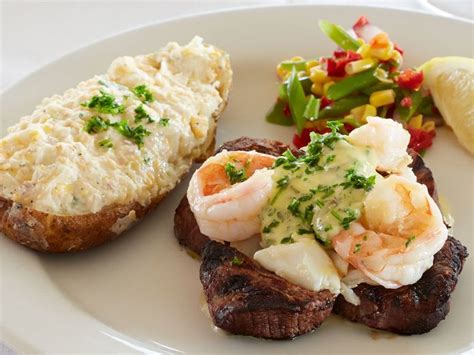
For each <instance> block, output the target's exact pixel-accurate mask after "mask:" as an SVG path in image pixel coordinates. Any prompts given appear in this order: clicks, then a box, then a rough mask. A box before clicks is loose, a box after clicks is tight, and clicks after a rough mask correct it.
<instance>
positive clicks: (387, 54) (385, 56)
mask: <svg viewBox="0 0 474 355" xmlns="http://www.w3.org/2000/svg"><path fill="white" fill-rule="evenodd" d="M369 53H370V56H372V57H375V58H377V59H380V60H389V59H390V58H391V57H392V55H393V43H392V42H390V43H389V44H388V46H387V47H384V48H370V51H369Z"/></svg>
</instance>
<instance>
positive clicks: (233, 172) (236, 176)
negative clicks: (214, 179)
mask: <svg viewBox="0 0 474 355" xmlns="http://www.w3.org/2000/svg"><path fill="white" fill-rule="evenodd" d="M224 170H225V173H226V174H227V177H228V178H229V181H230V183H231V185H234V184H236V183H238V182H242V181H245V180H247V174H246V173H245V170H244V169H237V168H236V167H235V165H234V164H232V163H227V164H226V165H225V167H224Z"/></svg>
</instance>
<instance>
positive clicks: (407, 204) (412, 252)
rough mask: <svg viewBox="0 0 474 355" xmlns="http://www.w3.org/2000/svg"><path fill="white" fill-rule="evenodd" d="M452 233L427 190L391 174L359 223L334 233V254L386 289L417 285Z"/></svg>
mask: <svg viewBox="0 0 474 355" xmlns="http://www.w3.org/2000/svg"><path fill="white" fill-rule="evenodd" d="M447 236H448V230H447V228H446V226H445V225H444V223H443V218H442V215H441V211H440V210H439V208H438V206H437V205H436V204H435V202H434V201H433V199H432V198H431V196H430V195H429V193H428V189H427V188H426V186H424V185H421V184H419V183H417V182H412V181H410V180H408V179H407V178H405V177H402V176H397V175H390V176H389V177H387V178H386V179H383V180H381V181H380V182H379V183H377V184H376V185H375V187H374V189H373V190H372V191H370V192H369V194H368V195H367V198H366V200H365V202H364V207H363V215H362V217H361V219H360V220H359V221H358V222H354V223H352V224H351V225H350V227H349V229H348V230H344V231H342V232H341V233H339V234H338V235H336V236H335V237H334V238H333V240H332V244H333V247H334V250H335V251H336V252H337V254H339V255H340V256H341V257H342V258H343V259H344V260H346V261H347V262H349V264H351V265H352V266H353V267H355V268H356V269H358V270H360V271H361V272H362V273H363V274H364V275H365V276H366V277H368V278H369V279H371V280H372V281H375V282H376V283H377V284H379V285H382V286H384V287H385V288H398V287H401V286H403V285H409V284H413V283H415V282H416V281H418V280H419V279H420V278H421V276H422V275H423V273H424V272H425V271H426V270H427V269H429V268H430V267H431V266H432V264H433V256H434V254H436V253H437V252H438V251H439V250H440V249H441V248H442V246H443V245H444V242H445V241H446V239H447Z"/></svg>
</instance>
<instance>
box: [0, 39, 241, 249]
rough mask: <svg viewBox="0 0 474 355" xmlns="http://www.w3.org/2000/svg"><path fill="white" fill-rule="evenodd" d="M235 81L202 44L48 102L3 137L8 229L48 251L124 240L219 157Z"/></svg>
mask: <svg viewBox="0 0 474 355" xmlns="http://www.w3.org/2000/svg"><path fill="white" fill-rule="evenodd" d="M231 81H232V70H231V67H230V62H229V56H228V55H227V54H226V53H224V52H223V51H221V50H219V49H217V48H215V47H213V46H211V45H207V44H204V43H203V41H202V39H201V38H199V37H196V38H194V39H193V40H192V41H191V42H190V43H189V44H187V45H185V46H179V45H178V44H177V43H169V44H167V45H166V46H165V47H164V48H163V49H161V50H160V51H158V52H157V53H153V54H149V55H141V56H137V57H121V58H117V59H116V60H114V61H113V63H112V64H111V66H110V67H109V69H108V71H107V73H106V74H104V75H98V76H95V77H93V78H92V79H89V80H87V81H84V82H81V83H80V84H79V85H78V86H77V87H76V88H73V89H69V90H67V91H66V92H65V93H64V94H62V95H55V96H53V97H50V98H46V99H44V100H43V102H42V103H41V104H40V105H39V106H37V107H36V109H35V111H34V112H33V114H31V115H29V116H25V117H23V118H21V120H20V122H19V123H17V124H16V125H14V126H12V127H11V128H9V130H8V133H7V135H6V136H5V137H3V138H2V139H1V140H0V232H2V233H3V234H5V236H7V237H8V238H10V239H13V240H15V241H17V242H19V243H21V244H23V245H25V246H28V247H30V248H33V249H36V250H40V251H46V252H68V251H79V250H84V249H88V248H90V247H93V246H96V245H99V244H102V243H104V242H106V241H107V240H111V239H114V238H116V237H117V236H118V235H120V234H121V233H122V232H123V231H124V230H126V229H127V228H129V227H130V226H131V225H133V224H134V223H135V222H137V221H139V220H140V219H141V218H142V217H143V216H144V215H145V214H146V213H147V212H148V211H150V210H152V209H153V208H154V207H155V206H156V205H157V204H158V203H159V201H160V200H161V199H162V198H163V197H164V196H165V195H166V194H167V193H168V192H169V191H170V190H172V189H173V188H174V187H175V186H176V184H177V183H178V182H179V181H180V179H181V177H182V176H183V175H184V174H186V172H187V171H188V170H189V168H190V166H191V165H192V163H193V162H194V161H199V160H202V159H205V158H206V157H208V155H210V153H212V151H213V149H214V136H215V131H216V121H217V119H218V118H219V116H220V115H221V113H222V112H223V110H224V107H225V105H226V103H227V99H228V95H229V89H230V84H231Z"/></svg>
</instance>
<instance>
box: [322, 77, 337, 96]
mask: <svg viewBox="0 0 474 355" xmlns="http://www.w3.org/2000/svg"><path fill="white" fill-rule="evenodd" d="M334 84H335V82H334V81H328V82H327V83H324V84H323V95H324V96H326V95H327V93H328V89H329V88H330V87H331V86H332V85H334Z"/></svg>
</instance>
